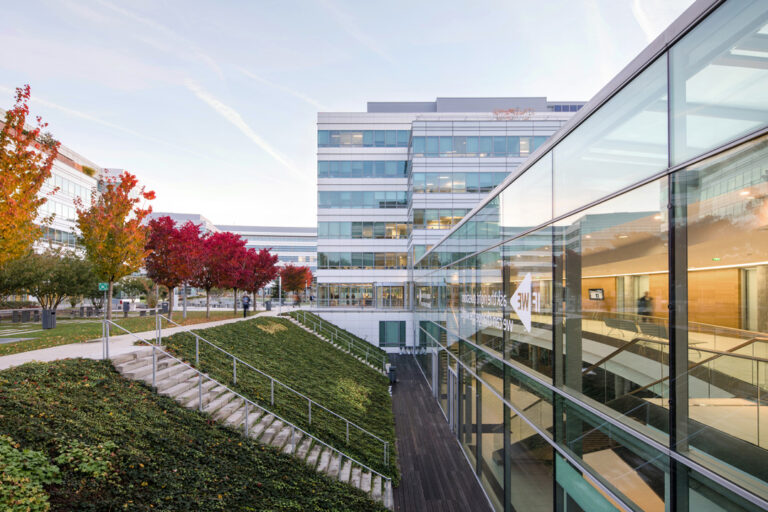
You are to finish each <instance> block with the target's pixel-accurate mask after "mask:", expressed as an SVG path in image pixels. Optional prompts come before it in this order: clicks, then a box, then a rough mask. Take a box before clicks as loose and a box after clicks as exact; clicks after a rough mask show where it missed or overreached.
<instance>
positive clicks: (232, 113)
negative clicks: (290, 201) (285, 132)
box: [184, 79, 302, 176]
mask: <svg viewBox="0 0 768 512" xmlns="http://www.w3.org/2000/svg"><path fill="white" fill-rule="evenodd" d="M184 85H186V87H187V89H189V90H190V91H192V92H193V93H194V94H195V96H197V97H198V98H199V99H201V100H202V101H203V102H205V103H207V104H208V106H210V107H211V108H212V109H214V110H215V111H216V112H217V113H218V114H219V115H221V116H222V117H223V118H224V119H226V120H227V121H229V122H230V123H232V124H233V125H234V126H235V127H236V128H237V129H238V130H240V131H241V132H242V133H243V134H244V135H245V136H246V137H248V138H249V139H251V140H252V141H253V142H254V143H255V144H256V145H257V146H259V147H260V148H261V149H263V150H264V151H265V152H266V153H267V154H268V155H269V156H271V157H272V158H273V159H275V160H276V161H277V162H279V163H280V164H281V165H282V166H283V167H285V168H286V169H288V170H289V171H291V172H293V173H295V174H296V175H297V176H302V175H301V173H300V172H299V171H298V170H297V169H296V168H294V167H293V164H291V163H290V162H289V161H288V159H287V158H285V157H284V156H283V155H282V154H280V152H279V151H277V150H276V149H275V148H273V147H272V146H271V145H270V144H269V143H268V142H267V141H266V140H264V139H263V138H262V137H261V135H259V134H258V133H256V132H255V131H253V129H252V128H251V127H250V126H248V123H246V122H245V120H244V119H243V116H241V115H240V113H239V112H238V111H237V110H235V109H234V108H232V107H230V106H229V105H226V104H224V103H222V102H221V101H220V100H219V99H218V98H216V97H214V96H213V95H212V94H210V93H209V92H208V91H206V90H205V89H203V88H202V87H201V86H200V85H198V84H197V83H195V82H194V81H192V80H189V79H188V80H186V81H185V83H184Z"/></svg>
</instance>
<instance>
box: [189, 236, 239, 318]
mask: <svg viewBox="0 0 768 512" xmlns="http://www.w3.org/2000/svg"><path fill="white" fill-rule="evenodd" d="M244 247H245V240H243V238H242V237H240V235H236V234H234V233H230V232H223V233H209V234H207V235H206V236H204V237H203V238H202V244H201V249H202V250H201V255H200V260H199V261H200V268H199V269H198V270H197V274H196V276H195V277H194V278H193V279H192V280H191V283H192V285H193V286H196V287H197V288H202V289H203V290H205V317H206V318H210V316H211V290H212V289H213V288H219V287H227V286H229V285H230V284H231V279H232V275H233V273H234V272H235V270H236V263H237V262H238V261H239V260H238V258H239V256H240V254H241V253H242V251H243V248H244Z"/></svg>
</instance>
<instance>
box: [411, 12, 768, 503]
mask: <svg viewBox="0 0 768 512" xmlns="http://www.w3.org/2000/svg"><path fill="white" fill-rule="evenodd" d="M766 41H768V3H766V2H764V1H760V0H727V1H715V0H700V1H697V2H696V3H694V5H693V6H692V7H691V8H690V9H688V10H687V11H686V12H685V13H684V14H683V15H682V16H681V17H680V18H679V19H678V20H677V21H675V22H674V23H673V24H672V26H671V27H670V28H669V29H667V30H666V31H665V32H664V33H663V34H662V35H661V36H660V37H659V38H658V39H657V40H656V41H654V42H653V43H652V44H651V45H650V46H649V47H648V48H647V49H646V50H644V51H643V52H642V53H641V55H640V56H638V57H637V58H636V59H635V60H634V61H633V62H632V63H631V64H630V65H629V66H628V67H627V68H626V69H625V70H623V71H622V72H621V73H620V74H619V75H618V76H617V77H616V78H615V79H614V80H613V81H612V82H610V83H609V84H608V85H607V86H606V87H605V88H604V89H603V90H602V91H601V92H600V93H598V95H597V96H596V97H595V98H594V99H592V100H591V101H590V102H589V103H588V104H587V105H586V106H585V107H584V108H583V109H582V110H580V111H579V112H578V113H577V114H576V116H575V117H574V119H572V120H571V121H570V122H569V123H568V124H567V125H566V126H565V127H564V128H563V129H562V130H561V131H560V132H558V134H557V135H555V136H554V137H552V138H550V139H549V140H548V141H546V142H544V143H543V145H542V146H541V147H539V148H538V149H537V150H535V151H534V152H533V153H532V154H531V156H530V157H529V158H528V159H527V160H526V161H525V162H524V163H523V164H522V165H520V166H519V167H518V169H517V170H516V171H515V172H514V173H513V174H512V175H510V176H509V177H507V178H506V179H505V180H504V182H503V183H502V185H501V186H500V187H499V188H498V189H496V190H495V191H494V192H493V193H492V194H490V195H488V196H487V197H486V198H485V199H484V200H483V201H482V202H481V203H480V204H479V205H478V206H476V207H475V208H473V210H472V212H470V213H469V214H468V215H467V216H465V217H464V219H462V220H461V221H460V222H459V223H458V224H457V225H456V226H454V228H453V229H452V230H451V231H450V233H449V234H448V235H447V236H445V237H443V239H442V240H441V241H439V242H438V243H436V244H434V246H433V247H432V248H431V250H428V251H427V252H426V253H425V255H424V256H422V257H421V258H420V259H419V260H418V261H417V262H416V265H415V268H414V271H413V272H414V281H415V295H416V300H415V303H414V335H415V338H416V340H417V347H416V350H415V352H416V356H415V357H416V358H417V360H418V362H419V365H420V367H421V368H422V370H423V371H424V375H425V378H426V379H427V381H428V382H429V384H430V386H431V387H432V390H433V393H434V396H435V398H436V400H437V401H438V402H439V404H440V406H441V408H442V409H443V412H444V413H445V415H446V419H447V421H448V423H449V425H450V427H451V430H452V431H453V432H454V434H455V435H456V437H457V439H458V441H459V443H460V445H461V446H462V448H463V450H464V453H465V455H466V458H467V460H468V462H469V463H470V464H471V465H472V467H473V468H474V470H475V472H476V475H477V478H478V480H479V481H480V483H481V485H482V486H483V488H484V490H485V491H486V493H487V495H488V497H489V500H490V501H491V503H492V505H493V507H494V508H495V509H496V510H505V511H507V510H525V511H529V510H537V511H538V510H540V511H550V510H559V511H562V510H567V511H569V512H570V511H574V510H575V511H579V510H585V511H593V510H601V511H602V510H617V509H618V510H633V511H634V510H648V511H664V510H673V511H674V510H677V511H694V510H696V511H698V510H707V511H747V510H750V511H751V510H766V509H768V464H766V462H765V461H766V459H767V455H768V452H767V451H766V450H768V422H767V421H768V402H767V401H766V395H767V394H766V392H767V391H768V94H766V91H768V45H767V44H766Z"/></svg>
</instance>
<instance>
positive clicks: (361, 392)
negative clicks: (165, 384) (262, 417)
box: [164, 317, 397, 481]
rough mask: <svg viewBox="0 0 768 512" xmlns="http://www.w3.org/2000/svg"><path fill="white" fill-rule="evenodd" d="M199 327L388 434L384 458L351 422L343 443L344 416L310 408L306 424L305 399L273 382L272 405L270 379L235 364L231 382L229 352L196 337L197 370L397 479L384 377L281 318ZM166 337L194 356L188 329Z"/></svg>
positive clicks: (331, 405) (376, 445) (239, 354)
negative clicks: (387, 461) (272, 401)
mask: <svg viewBox="0 0 768 512" xmlns="http://www.w3.org/2000/svg"><path fill="white" fill-rule="evenodd" d="M275 325H277V326H278V328H279V330H275V328H274V326H275ZM260 326H261V327H263V328H265V329H266V330H264V329H261V328H259V327H260ZM268 331H273V332H268ZM199 332H200V335H201V336H203V337H205V338H206V339H208V340H210V341H211V342H213V343H216V344H217V345H219V346H220V347H221V348H223V349H224V350H227V351H229V352H231V353H233V354H235V355H236V356H237V357H239V358H240V359H242V360H243V361H246V362H249V363H250V364H251V365H253V366H254V367H256V368H258V369H260V370H262V371H263V372H265V373H267V374H268V375H271V376H273V377H274V378H276V379H278V380H280V381H282V382H283V383H284V384H286V385H288V386H291V387H292V388H293V389H295V390H296V391H299V392H301V393H303V394H305V395H306V396H309V397H310V398H312V399H313V400H315V401H316V402H318V403H320V404H322V405H324V406H325V407H327V408H328V409H330V410H331V411H334V412H336V413H338V414H340V415H342V416H343V417H345V418H348V419H350V420H351V421H353V422H355V423H357V424H358V425H360V426H361V427H363V428H365V429H366V430H368V431H369V432H372V433H374V434H376V435H378V436H379V437H381V438H382V439H384V440H388V441H389V454H390V464H389V465H386V466H385V465H384V464H383V461H382V454H383V447H382V444H381V443H380V442H377V441H375V440H373V439H372V438H370V437H368V436H365V435H362V434H361V433H359V432H358V431H356V430H355V429H354V428H351V429H350V443H349V444H348V445H347V443H346V425H345V423H344V422H342V421H339V420H338V419H336V418H334V417H332V416H331V415H329V414H327V413H324V412H323V411H321V410H319V409H318V408H314V409H313V410H312V424H311V425H309V422H308V407H307V401H306V400H303V399H300V398H297V397H296V396H295V395H294V394H292V393H290V392H288V391H286V390H284V389H283V388H281V387H279V386H275V404H274V406H272V405H270V382H269V380H268V379H266V378H264V377H263V376H260V375H259V374H257V373H256V372H254V371H252V370H250V369H247V368H246V367H243V366H242V365H241V366H239V367H238V371H237V384H236V385H232V359H231V358H229V357H227V356H226V355H224V354H222V353H221V352H218V351H216V350H215V349H213V348H211V347H210V346H207V345H206V344H205V343H202V342H201V344H200V366H201V369H202V370H203V371H205V372H207V373H209V374H210V375H211V376H212V377H214V378H215V379H217V380H219V381H220V382H222V383H224V384H227V385H232V387H233V388H234V389H236V390H238V391H240V392H242V394H243V395H244V396H247V397H248V398H250V399H251V400H255V401H257V402H258V403H261V404H263V405H264V406H265V407H266V408H267V409H269V410H272V411H273V412H275V413H277V414H279V415H281V416H283V417H284V418H285V419H287V420H289V421H291V422H294V423H296V424H297V425H299V426H300V427H302V428H307V429H308V430H309V431H310V432H311V433H313V434H315V435H317V437H318V438H319V439H321V440H323V441H325V442H327V443H330V444H332V445H333V446H335V447H337V448H338V449H340V450H342V451H344V452H345V453H347V454H349V455H350V456H352V457H355V458H357V459H358V460H360V461H361V462H363V463H365V464H367V465H369V466H370V467H372V468H374V469H376V470H377V471H381V472H383V473H385V474H387V475H390V476H393V477H394V478H395V481H397V465H396V455H395V448H394V446H395V443H394V440H395V429H394V417H393V415H392V399H391V397H390V395H389V381H388V379H387V378H386V377H384V376H383V375H381V374H380V373H378V372H376V371H375V370H373V369H371V368H369V367H367V366H365V365H363V364H361V363H360V362H359V361H357V360H356V359H354V358H353V357H351V356H350V355H348V354H345V353H344V352H342V351H340V350H338V349H336V348H334V347H333V346H332V345H330V344H328V343H326V342H324V341H322V340H320V339H318V338H317V337H316V336H314V335H313V334H310V333H308V332H306V331H305V330H303V329H301V328H299V327H297V326H296V325H293V324H292V323H291V322H290V321H288V320H286V319H283V318H279V319H278V318H274V317H273V318H256V319H253V320H249V321H246V322H238V323H235V324H230V325H223V326H219V327H213V328H210V329H205V330H202V331H199ZM164 344H165V345H166V346H167V347H169V349H170V350H171V351H172V352H175V353H176V354H178V355H179V356H180V357H182V358H183V359H185V360H187V361H191V362H194V359H195V341H194V337H193V336H192V335H190V334H188V333H179V334H176V335H174V336H171V337H170V338H168V339H167V340H165V341H164Z"/></svg>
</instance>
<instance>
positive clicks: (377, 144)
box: [317, 130, 411, 148]
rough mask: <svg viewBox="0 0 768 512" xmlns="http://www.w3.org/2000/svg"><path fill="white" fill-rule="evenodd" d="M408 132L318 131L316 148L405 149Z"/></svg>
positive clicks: (408, 136)
mask: <svg viewBox="0 0 768 512" xmlns="http://www.w3.org/2000/svg"><path fill="white" fill-rule="evenodd" d="M410 138H411V131H410V130H318V131H317V147H320V148H338V147H342V146H344V147H353V148H355V147H357V148H407V147H408V139H410Z"/></svg>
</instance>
